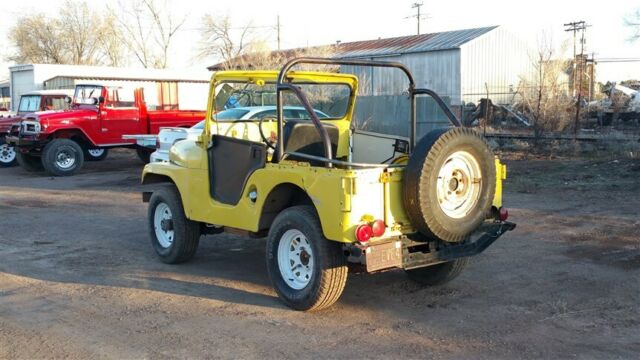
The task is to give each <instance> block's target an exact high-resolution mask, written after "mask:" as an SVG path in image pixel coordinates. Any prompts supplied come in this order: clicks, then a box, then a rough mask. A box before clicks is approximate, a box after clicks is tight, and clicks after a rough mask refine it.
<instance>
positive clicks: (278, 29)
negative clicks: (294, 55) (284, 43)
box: [276, 15, 280, 50]
mask: <svg viewBox="0 0 640 360" xmlns="http://www.w3.org/2000/svg"><path fill="white" fill-rule="evenodd" d="M276 29H277V32H278V50H280V15H278V20H277V25H276Z"/></svg>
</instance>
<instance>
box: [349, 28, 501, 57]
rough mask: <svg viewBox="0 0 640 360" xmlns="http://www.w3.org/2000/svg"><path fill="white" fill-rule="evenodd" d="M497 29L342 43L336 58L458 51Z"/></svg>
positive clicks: (476, 29) (466, 30)
mask: <svg viewBox="0 0 640 360" xmlns="http://www.w3.org/2000/svg"><path fill="white" fill-rule="evenodd" d="M497 27H498V26H489V27H481V28H473V29H464V30H454V31H445V32H439V33H432V34H422V35H411V36H400V37H394V38H387V39H378V40H366V41H355V42H348V43H342V44H340V45H338V51H337V54H336V57H339V58H362V57H378V56H392V55H400V54H408V53H418V52H428V51H438V50H450V49H458V48H460V46H461V45H463V44H465V43H467V42H469V41H471V40H473V39H475V38H477V37H479V36H481V35H484V34H486V33H488V32H489V31H491V30H493V29H495V28H497Z"/></svg>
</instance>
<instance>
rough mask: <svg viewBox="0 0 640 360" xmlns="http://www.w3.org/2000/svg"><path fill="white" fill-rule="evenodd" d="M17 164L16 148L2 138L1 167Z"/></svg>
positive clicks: (0, 141) (0, 140) (0, 149)
mask: <svg viewBox="0 0 640 360" xmlns="http://www.w3.org/2000/svg"><path fill="white" fill-rule="evenodd" d="M16 164H17V160H16V148H15V147H13V146H11V145H9V144H7V143H6V142H5V141H4V138H0V167H11V166H15V165H16Z"/></svg>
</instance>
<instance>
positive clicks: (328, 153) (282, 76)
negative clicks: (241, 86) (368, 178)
mask: <svg viewBox="0 0 640 360" xmlns="http://www.w3.org/2000/svg"><path fill="white" fill-rule="evenodd" d="M299 64H318V65H352V66H370V67H384V68H396V69H399V70H401V71H402V72H404V74H405V75H406V76H407V79H408V80H409V89H408V92H409V95H410V96H411V111H410V114H411V131H410V136H409V150H410V151H411V150H413V148H414V147H415V144H416V132H417V125H416V95H429V96H431V97H432V98H433V99H434V100H435V101H436V103H437V104H438V106H439V107H440V108H441V109H442V111H443V112H444V114H445V115H446V116H447V118H448V119H449V121H450V122H451V123H452V124H453V125H454V126H457V127H460V126H462V123H461V122H460V120H458V118H456V116H455V115H454V114H453V112H452V111H451V109H449V107H448V106H447V104H445V102H444V101H443V100H442V98H440V96H439V95H438V94H436V93H435V92H434V91H433V90H430V89H416V87H415V81H414V79H413V75H412V74H411V71H410V70H409V69H408V68H407V67H406V66H405V65H404V64H402V63H399V62H390V61H375V60H348V59H324V58H312V57H300V58H295V59H291V60H289V61H288V62H287V63H286V64H284V66H283V67H282V69H281V70H280V73H279V74H278V79H277V82H276V104H277V106H276V112H277V123H278V139H277V144H276V151H275V153H274V154H273V160H272V161H273V162H274V163H278V162H280V161H281V160H283V158H284V157H285V155H286V154H285V153H284V139H283V136H282V135H283V133H284V130H283V128H284V121H283V120H284V115H283V109H284V104H283V99H282V92H283V91H292V92H293V93H294V94H295V95H296V97H297V98H298V100H300V103H301V104H302V106H303V107H304V108H305V110H306V111H307V112H308V113H309V117H310V118H311V121H312V122H313V125H314V126H315V127H316V130H318V133H319V134H320V138H321V139H322V145H323V148H324V155H325V157H324V158H322V160H323V161H324V162H325V164H326V165H327V167H332V164H334V163H335V164H337V163H341V164H342V163H344V162H342V161H340V162H338V161H335V160H334V159H332V158H333V156H332V148H331V140H330V139H329V134H328V133H327V130H326V129H325V128H324V126H322V122H320V119H318V116H317V115H316V113H315V111H313V107H312V106H311V104H310V103H309V100H308V99H307V97H306V96H305V94H304V92H303V91H302V90H301V89H300V88H298V87H296V86H295V85H294V84H292V83H289V82H285V80H286V75H287V73H288V72H289V71H291V69H292V68H293V67H294V66H296V65H299ZM295 155H297V156H302V155H306V154H301V153H296V154H295ZM302 157H307V158H309V159H312V160H318V159H319V157H317V156H311V155H309V156H302ZM348 164H349V165H351V166H357V167H362V166H367V164H356V163H348ZM369 166H370V165H369Z"/></svg>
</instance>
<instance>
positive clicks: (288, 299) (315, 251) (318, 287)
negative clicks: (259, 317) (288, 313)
mask: <svg viewBox="0 0 640 360" xmlns="http://www.w3.org/2000/svg"><path fill="white" fill-rule="evenodd" d="M267 269H268V271H269V277H270V278H271V282H272V284H273V287H274V288H275V290H276V292H277V293H278V296H279V297H280V299H282V301H284V303H285V304H287V305H288V306H289V307H291V308H293V309H296V310H320V309H324V308H326V307H329V306H331V305H333V304H334V303H335V302H336V301H337V300H338V298H340V295H341V294H342V291H343V290H344V287H345V284H346V281H347V272H348V271H347V263H346V257H345V256H344V253H343V252H342V248H341V246H340V244H338V243H336V242H333V241H329V240H327V239H326V238H325V237H324V235H323V233H322V228H321V226H320V221H319V220H318V216H317V214H316V212H315V210H314V208H313V207H311V206H294V207H291V208H288V209H285V210H284V211H282V212H281V213H280V214H279V215H278V216H277V217H276V219H275V220H274V222H273V225H272V226H271V229H270V230H269V238H268V240H267Z"/></svg>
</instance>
